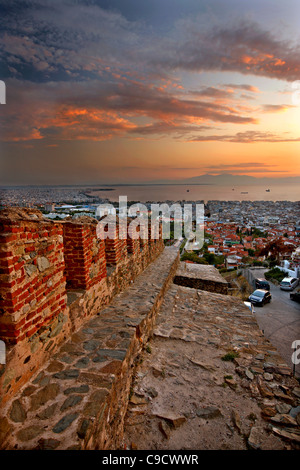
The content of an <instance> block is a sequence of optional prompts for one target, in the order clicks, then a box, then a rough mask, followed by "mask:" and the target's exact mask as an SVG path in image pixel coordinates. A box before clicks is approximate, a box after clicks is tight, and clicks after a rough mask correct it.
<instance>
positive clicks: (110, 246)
mask: <svg viewBox="0 0 300 470" xmlns="http://www.w3.org/2000/svg"><path fill="white" fill-rule="evenodd" d="M106 220H107V221H109V218H108V217H107V218H106ZM104 242H105V256H106V263H107V265H108V266H116V265H118V264H119V263H120V262H123V261H125V260H126V258H127V240H126V232H124V228H123V226H122V225H121V226H120V224H119V219H118V218H117V220H116V225H115V230H112V229H110V230H109V232H108V236H107V237H106V238H105V240H104Z"/></svg>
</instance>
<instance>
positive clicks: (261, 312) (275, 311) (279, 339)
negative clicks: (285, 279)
mask: <svg viewBox="0 0 300 470" xmlns="http://www.w3.org/2000/svg"><path fill="white" fill-rule="evenodd" d="M257 277H262V271H259V273H258V276H257ZM270 285H271V295H272V300H271V302H270V303H269V304H266V305H265V306H264V307H255V317H256V319H257V322H258V325H259V327H260V329H261V330H262V331H263V332H264V335H265V337H266V338H267V339H268V340H269V341H271V343H272V344H273V346H275V347H276V349H277V350H278V352H279V353H280V354H281V356H282V358H283V359H284V360H285V361H286V363H287V365H288V366H290V367H291V369H292V370H293V368H294V364H293V362H292V354H293V352H294V351H295V350H294V349H292V343H293V341H295V340H299V341H300V304H299V303H297V302H294V301H293V300H291V299H290V292H286V291H282V290H280V288H279V286H275V285H274V284H272V283H270ZM298 350H299V346H298ZM297 357H298V361H299V360H300V352H299V353H298V354H297ZM295 375H296V377H300V364H298V365H296V366H295Z"/></svg>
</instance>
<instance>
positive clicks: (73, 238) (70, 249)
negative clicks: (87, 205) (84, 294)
mask: <svg viewBox="0 0 300 470" xmlns="http://www.w3.org/2000/svg"><path fill="white" fill-rule="evenodd" d="M63 231H64V254H65V266H66V270H65V274H66V280H67V288H68V289H89V288H90V287H92V286H93V285H94V284H97V283H98V282H100V281H101V280H102V279H104V278H105V277H106V259H105V244H104V241H103V240H101V239H97V236H96V223H95V221H94V220H93V219H90V218H84V220H83V219H81V218H79V219H75V220H74V221H71V222H65V223H64V224H63Z"/></svg>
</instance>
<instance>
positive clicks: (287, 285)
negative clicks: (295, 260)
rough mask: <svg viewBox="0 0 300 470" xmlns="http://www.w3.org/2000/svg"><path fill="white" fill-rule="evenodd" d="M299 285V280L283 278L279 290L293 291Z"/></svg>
mask: <svg viewBox="0 0 300 470" xmlns="http://www.w3.org/2000/svg"><path fill="white" fill-rule="evenodd" d="M298 284H299V279H297V278H296V277H285V278H284V279H282V281H281V283H280V289H282V290H293V289H295V287H296V286H297V285H298Z"/></svg>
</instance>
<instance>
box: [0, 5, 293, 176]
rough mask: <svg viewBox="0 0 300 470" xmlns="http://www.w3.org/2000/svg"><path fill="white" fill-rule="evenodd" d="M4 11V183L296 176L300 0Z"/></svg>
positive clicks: (0, 60) (0, 138) (0, 129)
mask: <svg viewBox="0 0 300 470" xmlns="http://www.w3.org/2000/svg"><path fill="white" fill-rule="evenodd" d="M1 10H2V17H3V20H4V21H3V24H4V27H3V28H2V33H1V46H0V64H1V65H0V70H1V76H0V79H1V80H3V81H4V82H5V84H6V104H5V105H1V106H0V113H1V114H0V115H1V120H0V150H1V157H0V184H1V185H6V184H7V185H13V184H16V185H17V184H25V185H26V184H88V183H90V184H97V183H99V184H104V183H106V182H107V183H109V184H112V183H115V184H118V183H119V184H120V183H123V184H125V183H132V184H134V183H147V182H153V181H156V180H164V181H168V180H169V181H176V180H178V181H180V180H186V179H188V178H193V177H197V176H199V175H202V174H207V173H209V174H213V175H217V174H225V175H226V174H232V175H248V176H255V177H257V178H261V177H269V178H279V177H282V178H283V177H294V176H300V165H299V156H298V155H299V150H300V131H299V118H300V112H299V110H300V107H299V102H298V101H299V90H300V86H298V85H300V81H299V80H300V68H299V63H300V53H299V50H300V49H299V43H300V36H299V28H298V24H297V23H298V20H297V19H298V18H299V13H300V5H299V3H298V2H297V1H294V0H288V1H286V2H284V4H283V3H282V2H280V1H277V0H276V1H270V0H265V1H264V2H258V1H257V0H254V1H253V2H251V4H250V3H248V2H239V1H237V0H230V1H226V2H222V1H220V0H213V1H210V2H206V1H204V0H203V1H195V0H188V1H185V2H182V1H179V0H172V1H170V0H161V1H160V2H158V1H157V0H152V1H151V2H138V1H136V0H126V1H120V0H112V1H106V0H95V1H91V0H79V1H76V2H74V1H61V2H59V1H57V0H54V1H53V0H52V1H51V2H50V1H48V0H32V1H23V0H22V1H18V2H17V1H6V0H5V1H3V2H2V5H1Z"/></svg>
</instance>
